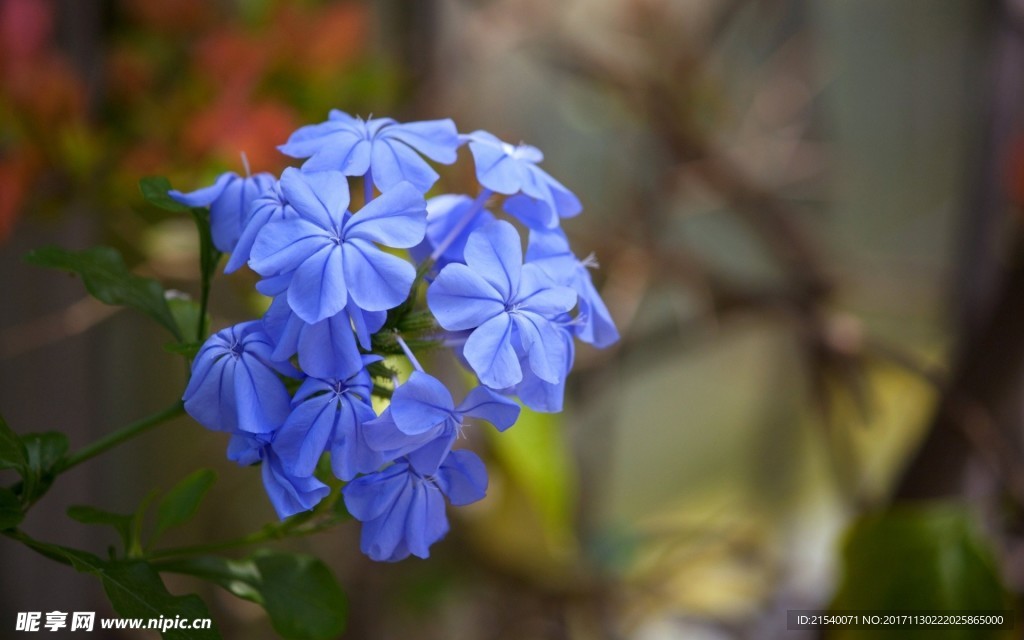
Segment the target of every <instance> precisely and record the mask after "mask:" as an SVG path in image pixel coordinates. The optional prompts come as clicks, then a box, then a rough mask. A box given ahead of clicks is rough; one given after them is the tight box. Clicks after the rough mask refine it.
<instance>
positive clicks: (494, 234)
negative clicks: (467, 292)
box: [463, 220, 523, 300]
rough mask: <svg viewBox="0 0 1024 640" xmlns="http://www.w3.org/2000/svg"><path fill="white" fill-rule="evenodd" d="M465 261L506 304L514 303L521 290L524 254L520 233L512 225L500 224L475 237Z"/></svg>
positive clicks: (495, 224) (468, 247)
mask: <svg viewBox="0 0 1024 640" xmlns="http://www.w3.org/2000/svg"><path fill="white" fill-rule="evenodd" d="M463 257H464V258H465V260H466V265H467V266H468V267H469V268H470V269H472V270H473V271H475V272H477V273H478V274H480V275H481V276H482V277H483V278H484V279H485V280H487V282H489V283H491V285H492V286H493V287H494V288H495V290H497V291H498V293H500V294H501V297H502V298H503V299H504V300H511V299H512V297H513V296H514V295H515V294H516V292H517V291H518V290H519V272H520V271H521V270H522V267H523V250H522V247H521V246H520V241H519V232H518V231H516V228H515V227H513V226H512V225H511V224H509V223H508V222H505V221H504V220H498V221H496V222H492V223H491V224H488V225H486V226H484V227H481V228H479V229H477V230H476V231H474V232H473V233H471V234H470V235H469V239H468V240H466V248H465V249H464V251H463Z"/></svg>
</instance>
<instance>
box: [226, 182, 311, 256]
mask: <svg viewBox="0 0 1024 640" xmlns="http://www.w3.org/2000/svg"><path fill="white" fill-rule="evenodd" d="M298 215H299V214H297V213H295V209H293V208H292V207H291V205H289V204H288V201H287V200H286V199H285V197H284V193H283V192H282V191H281V184H280V183H279V182H277V181H276V180H275V181H274V184H273V185H271V186H270V187H269V188H268V189H267V190H266V191H264V192H263V195H261V196H260V197H258V198H256V199H255V200H253V202H252V205H251V206H250V207H249V212H248V213H247V214H246V215H245V216H244V217H243V218H242V232H241V235H240V236H239V237H238V242H237V243H236V244H235V249H234V251H232V252H231V258H230V259H229V260H228V264H227V266H225V267H224V273H232V272H234V271H237V270H238V269H240V268H241V267H242V265H244V264H245V263H246V262H248V261H249V254H250V253H251V252H252V245H253V244H254V243H255V242H256V236H258V235H259V233H260V231H262V230H263V227H265V226H266V225H267V223H268V222H270V221H271V220H286V219H288V218H293V217H298Z"/></svg>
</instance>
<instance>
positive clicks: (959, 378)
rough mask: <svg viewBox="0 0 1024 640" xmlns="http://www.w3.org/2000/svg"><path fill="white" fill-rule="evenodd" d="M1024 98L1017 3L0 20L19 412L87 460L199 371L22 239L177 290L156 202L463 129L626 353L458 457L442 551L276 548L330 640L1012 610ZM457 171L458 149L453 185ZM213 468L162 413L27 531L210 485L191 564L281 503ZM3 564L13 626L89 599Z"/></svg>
mask: <svg viewBox="0 0 1024 640" xmlns="http://www.w3.org/2000/svg"><path fill="white" fill-rule="evenodd" d="M1022 107H1024V3H1022V2H1020V1H1018V0H984V1H980V0H565V1H563V2H557V3H554V2H547V1H544V0H417V2H414V3H411V2H401V1H399V0H388V1H381V2H374V3H370V2H358V1H343V0H338V1H327V0H302V1H299V2H285V1H282V0H234V1H231V0H220V1H218V2H209V1H205V0H178V1H176V2H166V1H165V0H106V1H99V0H94V1H82V0H0V290H2V292H3V297H2V299H3V302H2V309H3V313H2V314H0V412H2V414H3V415H4V417H5V418H6V420H7V421H8V423H9V424H10V425H11V427H12V428H13V429H14V430H15V431H18V432H28V431H45V430H63V431H66V432H68V433H69V435H70V438H71V445H72V448H76V447H80V446H82V445H84V444H85V443H87V442H90V441H91V440H93V439H95V438H96V437H98V436H100V435H102V434H104V433H107V432H108V431H111V430H112V429H114V428H116V427H118V426H120V425H123V424H126V423H127V422H130V421H131V420H134V419H136V418H138V417H140V416H143V415H146V414H147V413H149V412H151V411H153V410H156V409H159V408H161V407H164V406H166V405H167V404H168V403H169V402H172V401H173V400H174V399H175V398H177V397H179V396H180V394H181V391H182V389H183V385H184V382H185V372H184V371H183V369H182V367H181V364H180V360H179V359H178V358H177V356H175V355H174V354H172V353H168V352H166V351H165V350H164V349H163V348H162V345H163V342H164V341H165V336H164V335H162V334H161V333H160V329H159V328H157V327H155V326H151V325H150V324H149V321H148V320H146V319H145V318H143V317H141V316H139V315H136V314H133V313H132V312H128V311H119V310H118V309H116V308H114V307H106V306H103V305H101V304H100V303H98V302H95V301H93V300H91V299H90V298H88V297H87V296H86V294H85V291H84V289H83V287H82V286H81V282H80V281H79V280H77V279H75V278H71V277H68V276H65V275H63V274H60V273H56V272H50V271H44V270H42V269H39V268H36V267H32V266H30V265H28V264H26V263H25V262H24V261H23V260H22V256H23V255H24V254H25V253H26V252H27V251H29V250H31V249H33V248H37V247H39V246H42V245H46V244H57V245H60V246H63V247H66V248H72V249H83V248H86V247H88V246H91V245H93V244H107V245H111V246H114V247H117V248H118V249H120V250H121V251H122V252H123V253H124V254H125V256H126V258H127V260H128V261H129V263H130V264H131V265H132V267H133V269H134V270H135V271H136V272H138V273H142V274H145V275H148V276H152V277H156V278H158V279H159V280H161V281H162V282H164V283H165V284H166V285H167V286H168V287H171V288H176V289H180V290H183V291H186V292H190V293H192V294H193V295H194V294H195V293H196V292H197V288H198V268H197V242H196V239H195V233H194V228H193V226H192V222H191V221H190V220H187V219H183V218H180V217H174V216H171V215H169V214H166V213H161V212H158V211H156V210H154V209H152V208H151V207H148V206H146V205H145V204H144V203H143V201H142V198H141V196H140V195H139V192H138V189H137V187H136V184H137V182H138V180H139V179H140V178H141V177H143V176H147V175H152V174H160V175H167V176H168V177H169V178H170V179H171V181H172V183H173V184H174V185H175V186H176V187H178V188H181V189H183V190H191V189H194V188H197V187H199V186H203V185H205V184H208V183H210V182H211V181H212V179H213V177H214V176H216V175H217V174H218V173H219V172H221V171H224V170H234V171H241V161H240V152H242V151H244V152H245V153H246V154H247V155H248V158H249V162H250V164H251V165H252V169H253V171H274V172H277V171H279V170H281V169H282V168H283V167H284V166H286V165H287V164H288V159H287V158H285V157H284V156H281V155H279V154H278V153H277V151H276V149H275V147H276V145H278V144H280V143H282V142H283V141H284V140H285V139H286V138H287V136H288V135H289V133H290V132H291V131H292V130H294V129H295V128H296V127H298V126H300V125H302V124H307V123H314V122H320V121H322V120H324V119H325V118H326V115H327V111H328V110H329V109H331V108H339V109H342V110H344V111H347V112H349V113H353V114H361V115H363V116H368V115H371V114H372V115H375V116H378V117H379V116H391V117H395V118H397V119H399V120H416V119H429V118H441V117H452V118H454V119H455V121H456V124H457V125H458V127H459V129H460V131H464V132H469V131H473V130H475V129H478V128H480V129H487V130H489V131H491V132H493V133H495V134H496V135H498V136H499V137H502V138H504V139H506V140H509V141H511V142H518V141H520V140H522V141H524V142H527V143H532V144H535V145H537V146H539V147H541V148H542V149H543V150H544V152H545V154H546V159H545V161H544V165H543V166H544V168H545V169H547V170H548V171H549V172H550V173H551V174H552V175H554V176H555V177H556V178H558V179H559V180H560V181H561V182H563V183H564V184H565V185H567V186H568V187H569V188H571V189H572V190H574V191H575V192H576V193H577V194H578V195H579V197H580V199H581V200H582V202H583V204H584V215H583V216H581V217H580V218H576V219H573V220H571V221H568V222H567V224H566V230H567V232H568V234H569V236H570V238H571V239H572V241H573V246H574V248H575V250H576V251H577V253H578V254H580V255H586V254H588V253H590V252H591V251H593V252H594V253H595V254H596V256H597V258H598V259H599V261H600V264H601V269H600V271H598V272H597V273H596V274H595V278H596V279H597V281H598V284H599V287H600V289H601V291H602V293H603V295H604V297H605V300H606V302H607V303H608V306H609V308H610V309H611V312H612V315H613V316H614V318H615V319H616V321H617V323H618V325H619V329H620V331H621V333H622V336H623V339H622V341H621V343H620V344H618V345H616V346H615V347H613V348H611V349H608V350H605V351H597V350H593V349H589V348H585V347H584V348H581V349H580V351H579V354H578V358H577V365H576V370H575V371H574V373H573V375H572V377H571V378H570V382H569V389H568V396H567V408H566V410H565V412H564V413H562V414H559V415H527V416H524V418H523V420H522V421H521V423H520V424H518V425H517V426H516V427H515V428H514V429H512V430H511V431H509V432H508V433H506V434H504V435H502V437H500V438H491V437H490V436H491V434H490V433H485V432H484V431H483V430H480V431H478V432H476V433H474V434H473V437H472V438H471V443H472V446H474V448H476V449H477V450H478V451H480V452H481V453H482V454H483V455H485V457H487V458H488V460H489V467H490V469H491V487H490V491H489V495H488V498H487V499H486V500H485V501H484V502H482V503H480V504H477V505H474V506H473V507H470V508H464V509H459V510H454V511H451V516H452V519H453V531H452V532H451V534H449V536H448V537H447V538H446V539H445V540H444V541H443V542H441V543H439V544H438V545H436V546H435V547H434V548H433V549H432V557H431V558H430V560H428V561H418V560H415V559H414V560H409V561H406V562H403V563H400V564H398V565H378V564H374V563H372V562H370V561H368V560H366V559H365V558H363V557H362V556H361V555H360V554H359V552H358V527H357V526H356V524H355V523H347V524H343V525H341V526H340V527H338V528H337V529H335V530H332V531H330V532H328V533H323V534H318V535H317V536H314V537H312V538H308V539H303V540H299V541H291V542H288V543H285V546H289V547H291V548H294V549H299V550H304V551H308V552H312V553H315V554H316V555H318V556H319V557H320V558H322V559H324V560H325V561H327V562H328V563H329V564H330V566H331V567H332V569H333V570H334V572H335V575H336V576H337V578H338V580H339V582H340V583H341V585H342V587H343V588H344V589H345V591H346V592H347V593H348V594H349V598H350V601H351V612H350V618H349V630H348V632H347V634H346V636H345V637H347V638H380V639H390V638H427V639H433V638H437V639H442V638H444V639H461V638H465V639H477V638H481V639H492V638H493V639H495V640H498V639H502V640H503V639H521V638H526V639H533V638H537V639H547V638H552V639H554V638H571V639H577V638H579V639H583V638H623V639H637V640H660V639H662V638H664V639H669V638H698V639H705V638H708V639H712V638H723V639H725V638H783V637H786V638H788V637H793V638H814V637H819V636H818V634H817V633H816V632H797V631H791V630H787V625H786V611H787V610H791V609H827V608H829V607H832V608H833V609H835V610H843V609H849V608H867V609H885V608H892V607H910V608H918V609H943V610H950V609H972V608H973V609H979V608H980V609H1008V608H1011V607H1012V606H1013V605H1014V603H1015V602H1016V601H1017V599H1018V597H1019V594H1020V593H1021V592H1022V590H1024V547H1022V546H1021V537H1020V536H1021V534H1022V532H1024V519H1022V517H1021V516H1022V507H1024V458H1022V456H1021V455H1020V451H1021V435H1022V433H1024V432H1022V426H1024V425H1022V419H1024V376H1022V366H1021V365H1022V363H1024V268H1022V263H1021V258H1022V257H1024V253H1022V251H1024V249H1022V247H1024V244H1022V242H1021V240H1022V234H1021V217H1020V214H1021V206H1022V205H1024V137H1022V133H1024V130H1022V128H1021V126H1020V123H1021V116H1022V115H1024V110H1022ZM471 172H472V162H471V160H470V159H469V158H468V154H466V153H463V154H462V157H461V158H460V163H459V164H458V165H456V167H455V168H454V169H451V170H446V171H445V172H444V173H445V175H444V180H446V181H447V185H449V188H452V189H457V188H459V186H458V185H460V184H465V181H466V178H467V177H471V175H472V174H471ZM253 282H254V278H253V277H252V274H249V273H246V274H236V275H233V276H232V277H224V276H220V277H218V278H217V279H216V280H215V284H214V293H213V296H214V298H213V299H214V303H213V309H212V311H213V323H214V327H215V328H219V327H223V326H226V325H228V324H232V323H234V322H238V321H241V320H243V319H247V318H250V317H252V316H254V315H255V314H257V313H259V310H260V308H261V304H263V303H262V302H261V301H260V300H259V299H257V298H256V297H255V294H253V293H252V291H253V290H252V284H253ZM225 445H226V442H225V440H224V438H223V437H221V434H216V433H211V432H207V431H205V430H204V429H202V428H201V427H199V426H198V425H197V424H195V423H193V422H191V421H190V420H187V419H182V420H178V421H176V422H174V423H171V424H169V425H167V426H164V427H160V428H159V430H157V431H154V432H152V433H150V434H147V435H146V436H144V437H143V438H140V439H139V440H137V441H135V442H133V443H131V444H129V445H127V446H125V447H123V448H121V449H118V450H116V451H115V452H113V453H112V454H110V455H109V456H107V457H106V458H105V459H104V461H102V462H101V461H94V462H92V463H89V464H86V465H83V466H82V467H80V468H76V469H75V470H74V471H73V472H71V473H70V474H69V475H68V476H67V477H66V478H62V479H61V481H60V483H59V484H58V485H57V486H55V488H54V490H53V492H52V495H50V496H48V497H47V498H46V499H45V500H44V501H42V502H41V503H40V505H39V507H38V508H37V509H36V510H34V511H33V512H32V513H31V514H30V516H29V518H28V519H27V520H26V522H25V523H24V529H25V530H26V531H28V532H30V533H33V535H38V536H39V537H41V538H44V539H47V540H52V541H54V542H59V543H60V542H63V543H67V544H75V545H76V546H80V547H83V548H89V549H92V550H93V551H94V552H97V553H101V552H102V550H103V549H104V548H105V547H106V546H107V545H109V544H111V542H112V539H111V537H110V536H107V535H106V533H105V532H104V531H103V530H97V529H95V528H90V527H87V526H85V525H81V524H78V523H75V522H73V521H71V520H70V519H68V518H67V517H66V516H65V515H64V511H65V510H66V508H67V507H68V506H69V505H72V504H83V503H87V504H93V505H96V506H99V507H102V508H104V509H109V510H112V511H122V512H129V511H132V510H133V509H134V508H135V505H136V504H138V502H139V501H140V500H142V499H143V498H144V497H145V496H146V494H147V493H148V492H149V491H150V490H151V489H152V488H153V487H161V488H163V489H166V488H168V487H170V486H172V485H173V484H174V483H175V482H177V481H178V480H179V479H180V478H182V477H183V476H185V475H186V474H187V473H189V472H190V471H192V470H193V469H195V468H197V467H200V466H209V467H212V468H214V469H216V470H217V472H218V475H219V480H218V483H217V485H216V486H215V488H214V490H213V493H212V497H211V498H209V499H208V501H207V503H206V506H205V508H204V509H203V510H202V511H201V512H200V515H199V518H198V519H197V520H196V521H195V522H194V523H193V524H192V525H190V527H189V528H188V529H185V530H183V531H182V532H181V534H179V535H178V542H182V543H188V542H197V541H216V540H221V539H227V538H231V537H234V536H237V535H240V534H243V533H245V532H248V531H251V530H254V529H256V528H258V527H259V526H260V525H261V524H262V523H264V522H266V521H268V520H270V519H272V518H273V514H272V510H271V507H270V505H269V503H268V502H267V500H266V498H265V496H264V495H263V492H262V487H261V484H260V480H259V473H258V471H257V470H255V469H243V468H237V467H234V466H233V465H231V464H230V463H228V462H227V461H226V460H224V447H225ZM0 478H3V479H4V480H5V481H6V476H0ZM0 567H2V568H0V624H3V625H8V623H11V624H13V622H11V621H13V619H14V615H15V612H17V611H27V610H43V611H46V610H52V609H61V610H95V611H99V612H104V611H109V609H108V608H107V607H108V606H109V605H107V604H106V603H105V599H104V596H103V593H102V590H101V589H100V586H99V584H98V583H97V582H96V581H95V580H93V579H92V578H90V577H88V576H82V575H79V574H75V573H74V572H72V571H70V570H69V569H67V568H66V567H62V566H59V565H56V564H54V563H52V562H50V561H48V560H46V559H45V558H43V557H41V556H36V555H33V554H31V553H30V552H29V551H27V550H25V549H24V548H23V547H21V546H19V545H16V544H14V543H12V542H10V541H6V540H0ZM167 582H168V586H169V587H170V588H171V590H172V591H175V592H187V591H198V592H199V593H200V594H201V595H202V596H203V597H204V599H205V600H206V601H207V602H208V603H209V604H210V606H211V610H212V611H213V615H214V618H215V620H216V621H217V624H218V625H219V626H220V628H221V630H222V633H223V634H224V636H225V637H226V638H235V637H238V638H243V637H244V638H271V637H274V634H273V631H272V630H271V629H270V627H269V624H268V623H267V621H266V620H265V618H264V617H263V613H262V610H261V609H259V608H258V607H256V606H255V605H251V604H249V603H246V602H242V601H239V600H237V599H235V598H234V597H232V596H230V595H228V594H226V593H224V592H220V591H217V590H215V589H214V588H213V587H209V586H207V585H204V584H199V583H196V582H192V581H189V580H186V579H184V578H178V577H175V576H170V577H168V579H167ZM101 615H103V614H102V613H101ZM10 628H13V627H10ZM4 629H8V627H6V626H5V627H4ZM6 633H7V630H5V631H3V632H2V633H0V635H3V634H6ZM960 633H964V632H962V631H961V632H960ZM828 637H883V636H882V635H877V634H876V635H860V636H857V635H854V634H849V635H844V634H842V633H835V634H833V635H831V636H828ZM892 637H912V636H911V635H910V634H909V633H908V632H904V633H901V634H899V635H893V636H892ZM927 637H950V638H953V637H956V638H960V637H963V638H982V637H1018V636H1016V635H1014V632H1010V633H1009V634H1008V635H1006V636H990V635H984V634H981V633H980V632H966V635H948V636H942V635H934V634H933V635H928V636H927Z"/></svg>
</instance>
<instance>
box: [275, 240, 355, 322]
mask: <svg viewBox="0 0 1024 640" xmlns="http://www.w3.org/2000/svg"><path fill="white" fill-rule="evenodd" d="M344 257H345V256H344V255H343V252H342V249H341V247H340V246H339V245H334V244H328V245H326V246H324V247H322V248H321V249H320V250H319V251H317V252H316V253H314V254H313V255H311V256H309V257H308V258H306V260H305V262H303V263H302V264H301V265H299V268H298V269H296V270H295V274H294V275H293V276H292V281H291V284H289V285H288V304H289V306H291V308H292V309H293V310H294V311H295V313H296V314H297V315H298V316H299V317H300V318H302V320H303V322H306V323H309V324H313V323H316V322H320V321H321V320H323V319H325V318H329V317H331V316H333V315H335V314H336V313H338V312H339V311H341V310H342V309H344V308H345V304H346V303H347V302H348V289H347V287H346V280H345V269H344V267H343V260H344Z"/></svg>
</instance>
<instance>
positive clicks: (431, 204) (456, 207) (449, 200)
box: [412, 194, 494, 269]
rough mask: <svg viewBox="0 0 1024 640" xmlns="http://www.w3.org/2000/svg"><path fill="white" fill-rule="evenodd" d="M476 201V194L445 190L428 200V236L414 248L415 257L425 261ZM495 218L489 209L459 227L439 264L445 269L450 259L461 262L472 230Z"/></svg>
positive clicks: (437, 264)
mask: <svg viewBox="0 0 1024 640" xmlns="http://www.w3.org/2000/svg"><path fill="white" fill-rule="evenodd" d="M474 205H475V203H474V201H473V198H470V197H469V196H464V195H454V194H444V195H440V196H436V197H433V198H431V199H430V200H427V236H426V238H425V239H424V241H423V243H422V244H421V245H420V246H418V247H417V248H416V249H415V250H414V251H413V252H412V255H413V258H415V259H416V260H417V261H418V262H422V261H423V259H425V258H426V257H427V256H428V255H429V254H430V252H431V251H432V250H433V249H435V248H436V247H438V246H440V245H441V243H442V242H444V241H445V240H446V239H447V238H448V234H450V233H451V232H452V231H453V230H454V229H455V227H456V225H458V224H459V222H460V221H461V220H462V218H463V216H464V215H465V214H466V212H467V211H469V209H470V208H471V207H473V206H474ZM493 221H494V214H492V213H491V212H490V211H486V210H484V211H481V212H480V213H479V214H477V215H476V216H475V217H473V219H472V220H471V221H470V222H469V224H467V225H466V226H465V228H464V229H462V230H460V231H459V233H458V235H456V236H455V239H454V240H452V241H451V244H449V245H448V248H447V249H445V250H444V252H443V253H442V254H441V255H440V256H438V259H437V263H436V268H437V269H442V268H444V266H445V265H446V264H448V263H449V262H462V252H463V250H464V249H465V247H466V240H468V239H469V234H470V233H472V232H473V231H476V230H477V229H479V228H480V227H482V226H484V225H486V224H487V223H489V222H493Z"/></svg>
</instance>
